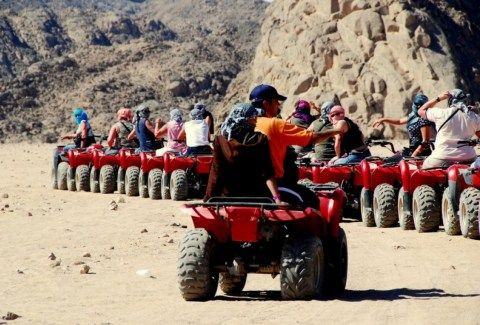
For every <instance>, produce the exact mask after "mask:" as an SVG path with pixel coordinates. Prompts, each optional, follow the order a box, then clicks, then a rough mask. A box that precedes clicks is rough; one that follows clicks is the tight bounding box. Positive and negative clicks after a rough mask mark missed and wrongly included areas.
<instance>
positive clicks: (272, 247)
mask: <svg viewBox="0 0 480 325" xmlns="http://www.w3.org/2000/svg"><path fill="white" fill-rule="evenodd" d="M369 144H370V145H379V146H383V147H390V148H391V150H392V152H393V151H394V148H393V145H392V144H391V143H390V142H387V141H371V142H370V143H369ZM477 144H478V143H477V141H463V142H461V143H459V145H471V146H474V145H477ZM58 150H59V152H61V151H62V147H58ZM211 160H212V157H211V156H209V155H204V156H191V157H181V156H175V155H173V154H166V155H164V156H163V157H155V155H154V154H153V153H141V154H139V155H138V154H134V152H133V150H130V149H122V150H120V151H119V153H118V154H116V155H113V156H110V155H105V153H104V150H103V149H102V147H101V146H100V145H93V146H92V147H90V148H88V149H86V150H71V151H69V152H68V154H67V156H64V157H62V162H61V163H60V164H59V165H58V167H57V170H55V169H54V170H53V172H52V175H53V176H54V177H53V186H54V188H59V189H69V190H91V191H93V192H99V191H100V192H102V193H112V192H113V191H115V190H118V191H119V192H120V193H126V194H127V195H138V194H139V195H140V196H142V197H148V196H150V197H151V198H152V199H159V198H163V199H169V198H172V199H174V200H184V199H186V198H187V197H201V196H202V195H203V192H204V190H205V185H206V182H207V180H208V173H209V170H210V164H211ZM422 162H423V161H422V160H421V159H415V158H404V159H403V160H401V161H400V162H399V163H388V162H385V160H384V159H383V158H380V157H369V158H367V159H365V160H363V161H362V162H360V163H356V164H346V165H337V166H327V165H326V163H311V162H310V161H309V160H308V159H299V160H298V161H297V164H298V165H299V174H300V178H302V180H301V183H303V184H305V185H307V186H308V187H310V188H311V189H312V190H313V191H314V192H315V193H316V195H317V196H318V198H319V201H320V206H319V207H318V208H317V209H314V208H307V209H304V208H302V207H300V206H297V205H295V204H291V205H288V206H282V205H276V204H275V203H274V202H273V201H272V200H271V199H269V198H211V199H210V200H209V201H208V202H205V203H187V204H184V205H183V207H182V209H183V210H184V211H185V212H188V213H189V214H190V215H191V217H192V220H193V224H194V226H195V229H193V230H190V231H188V232H187V234H186V235H185V237H184V239H183V240H182V242H181V243H180V254H179V258H178V280H179V285H180V291H181V293H182V295H183V297H184V298H185V299H186V300H206V299H211V298H213V297H214V295H215V292H216V291H217V287H218V285H220V288H221V289H222V291H223V292H224V293H226V294H230V295H235V294H239V293H240V292H241V291H242V290H243V287H244V285H245V282H246V278H247V274H248V273H266V274H271V275H272V276H276V275H280V292H281V296H282V298H284V299H310V298H314V297H318V296H325V295H327V296H331V295H333V296H336V295H338V294H340V293H342V292H343V291H344V289H345V285H346V281H347V269H348V248H347V240H346V236H345V232H344V231H343V229H342V228H341V227H340V221H341V219H342V216H348V217H357V216H358V217H359V218H361V220H362V221H363V223H364V224H365V225H366V226H375V225H376V226H377V227H393V226H396V225H398V224H400V227H401V228H402V229H417V230H418V231H419V232H426V231H436V230H438V229H439V226H440V225H441V224H442V222H443V225H444V228H445V232H446V233H447V234H449V235H456V234H460V233H462V234H463V235H464V236H465V237H468V238H478V237H479V234H478V219H479V217H478V213H479V211H478V210H479V209H478V207H479V206H478V204H479V200H480V190H479V189H480V175H479V173H480V171H477V170H475V169H471V168H470V167H469V166H468V165H461V164H454V165H453V166H451V167H449V168H447V169H441V168H436V169H421V168H420V167H421V165H422ZM54 168H55V167H54ZM440 202H441V204H439V203H440Z"/></svg>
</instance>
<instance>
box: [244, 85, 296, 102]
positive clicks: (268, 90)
mask: <svg viewBox="0 0 480 325" xmlns="http://www.w3.org/2000/svg"><path fill="white" fill-rule="evenodd" d="M249 99H250V100H251V101H259V100H272V99H278V100H280V101H284V100H286V99H287V97H285V96H282V95H280V94H279V93H278V91H277V90H276V89H275V87H273V86H270V85H265V84H260V85H258V86H255V88H253V90H252V91H251V92H250V98H249Z"/></svg>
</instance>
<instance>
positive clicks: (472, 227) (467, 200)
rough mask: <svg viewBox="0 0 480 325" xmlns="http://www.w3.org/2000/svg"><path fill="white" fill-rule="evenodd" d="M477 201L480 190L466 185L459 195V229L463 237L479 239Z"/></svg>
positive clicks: (479, 198)
mask: <svg viewBox="0 0 480 325" xmlns="http://www.w3.org/2000/svg"><path fill="white" fill-rule="evenodd" d="M479 201H480V190H478V189H476V188H473V187H468V188H466V189H465V190H463V192H462V194H461V195H460V211H459V212H460V213H459V217H460V230H461V231H462V235H463V237H466V238H471V239H479V238H480V234H479V230H478V223H479V210H478V206H479Z"/></svg>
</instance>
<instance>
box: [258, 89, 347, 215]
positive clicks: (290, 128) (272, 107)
mask: <svg viewBox="0 0 480 325" xmlns="http://www.w3.org/2000/svg"><path fill="white" fill-rule="evenodd" d="M285 99H287V97H285V96H282V95H280V94H279V93H278V92H277V90H276V89H275V88H274V87H272V86H270V85H265V84H261V85H258V86H256V87H255V88H253V90H252V92H251V93H250V101H251V103H252V105H253V106H254V107H256V108H259V109H262V110H263V111H264V117H257V119H256V126H255V131H258V132H261V133H263V134H265V135H266V136H267V138H268V144H269V148H270V156H271V159H272V163H273V168H274V170H275V178H276V179H277V181H278V183H279V185H280V186H282V185H285V186H287V187H295V189H296V190H299V188H298V187H297V186H296V184H292V182H285V180H286V177H288V176H290V175H285V173H284V162H285V157H286V155H287V148H288V146H291V145H297V146H302V147H304V146H307V145H309V144H313V143H316V142H320V141H323V140H325V139H328V138H330V137H333V136H335V135H336V134H339V133H340V131H338V130H329V131H324V132H312V131H308V130H306V129H304V128H301V127H298V126H296V125H293V124H291V123H289V122H287V121H285V120H282V119H280V118H277V116H278V115H279V113H280V101H284V100H285ZM297 192H300V191H297ZM300 195H301V194H300ZM274 199H277V198H275V197H274ZM314 208H317V209H318V206H315V207H314Z"/></svg>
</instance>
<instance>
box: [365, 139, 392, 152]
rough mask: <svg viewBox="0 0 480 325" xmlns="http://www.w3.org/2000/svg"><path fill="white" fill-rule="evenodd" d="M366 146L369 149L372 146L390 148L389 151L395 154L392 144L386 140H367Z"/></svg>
mask: <svg viewBox="0 0 480 325" xmlns="http://www.w3.org/2000/svg"><path fill="white" fill-rule="evenodd" d="M366 145H367V146H369V147H372V146H380V147H390V148H389V149H390V151H391V152H393V153H394V152H395V147H394V146H393V143H391V142H390V141H386V140H367V141H366Z"/></svg>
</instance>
